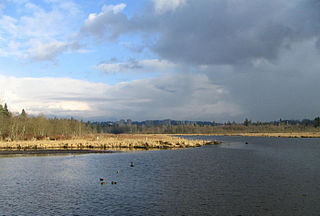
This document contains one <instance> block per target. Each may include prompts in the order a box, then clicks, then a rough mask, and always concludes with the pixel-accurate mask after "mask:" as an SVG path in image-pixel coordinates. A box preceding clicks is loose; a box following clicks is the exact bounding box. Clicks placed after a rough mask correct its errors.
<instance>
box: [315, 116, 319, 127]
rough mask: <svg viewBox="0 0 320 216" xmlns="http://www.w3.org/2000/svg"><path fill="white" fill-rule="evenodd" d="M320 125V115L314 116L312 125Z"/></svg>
mask: <svg viewBox="0 0 320 216" xmlns="http://www.w3.org/2000/svg"><path fill="white" fill-rule="evenodd" d="M319 126H320V117H316V118H315V119H314V127H319Z"/></svg>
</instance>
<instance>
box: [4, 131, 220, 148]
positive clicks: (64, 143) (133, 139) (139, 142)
mask: <svg viewBox="0 0 320 216" xmlns="http://www.w3.org/2000/svg"><path fill="white" fill-rule="evenodd" d="M208 144H218V142H217V141H211V142H210V141H203V140H187V139H183V138H179V137H172V136H168V135H149V134H148V135H144V134H134V135H132V134H121V135H109V134H108V135H100V134H99V135H90V136H85V137H81V138H78V137H77V138H72V139H68V140H35V141H11V142H5V141H1V142H0V149H7V150H8V149H11V150H23V149H25V150H27V149H101V150H106V149H124V150H125V149H171V148H187V147H199V146H203V145H208Z"/></svg>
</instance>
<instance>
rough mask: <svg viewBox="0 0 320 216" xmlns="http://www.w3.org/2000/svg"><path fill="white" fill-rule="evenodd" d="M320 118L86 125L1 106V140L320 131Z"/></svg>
mask: <svg viewBox="0 0 320 216" xmlns="http://www.w3.org/2000/svg"><path fill="white" fill-rule="evenodd" d="M318 131H320V118H319V117H316V118H315V119H314V120H309V119H304V120H301V121H299V120H282V119H279V120H277V121H271V122H252V121H250V120H248V119H245V120H244V122H242V123H235V122H226V123H216V122H214V121H210V122H209V121H175V120H170V119H166V120H147V121H132V120H130V119H128V120H126V121H125V120H120V121H116V122H113V121H108V122H90V121H88V122H84V121H79V120H76V119H74V118H47V117H45V116H43V115H39V116H30V115H28V114H27V113H26V112H25V111H24V110H22V111H21V113H19V114H13V113H12V112H10V111H9V110H8V106H7V104H4V106H2V105H0V140H31V139H54V140H56V139H68V138H71V137H77V136H85V135H87V134H92V133H113V134H120V133H147V134H148V133H156V134H201V133H232V132H234V133H240V132H318Z"/></svg>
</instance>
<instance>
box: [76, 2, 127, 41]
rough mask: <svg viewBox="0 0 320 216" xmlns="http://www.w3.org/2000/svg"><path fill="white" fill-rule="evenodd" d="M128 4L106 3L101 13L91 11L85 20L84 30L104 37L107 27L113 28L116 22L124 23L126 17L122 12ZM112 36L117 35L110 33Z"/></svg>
mask: <svg viewBox="0 0 320 216" xmlns="http://www.w3.org/2000/svg"><path fill="white" fill-rule="evenodd" d="M125 7H126V4H123V3H122V4H117V5H104V6H103V7H102V11H101V12H100V13H99V14H96V13H91V14H89V16H88V18H87V19H86V20H85V22H84V25H83V27H82V32H84V33H89V34H91V35H93V36H95V37H98V38H103V36H104V34H105V31H106V28H112V26H113V25H114V24H115V23H124V22H125V21H126V17H125V16H124V15H123V14H122V13H120V12H121V11H122V10H123V9H124V8H125ZM110 37H111V38H114V37H116V36H115V35H110Z"/></svg>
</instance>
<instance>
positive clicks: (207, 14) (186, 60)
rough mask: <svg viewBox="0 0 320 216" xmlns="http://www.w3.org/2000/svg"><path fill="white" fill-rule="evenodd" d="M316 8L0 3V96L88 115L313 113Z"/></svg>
mask: <svg viewBox="0 0 320 216" xmlns="http://www.w3.org/2000/svg"><path fill="white" fill-rule="evenodd" d="M319 9H320V5H319V3H318V1H316V0H307V1H302V0H293V1H290V2H289V1H287V0H270V1H263V0H258V1H251V0H202V1H197V0H145V1H144V0H137V1H133V0H127V1H125V0H124V1H120V0H114V1H108V0H99V1H84V0H79V1H75V0H45V1H36V0H0V100H1V103H5V102H6V103H8V105H9V108H10V109H11V110H13V111H14V112H20V111H21V109H23V108H24V109H26V110H27V112H28V113H29V114H33V115H38V114H44V115H50V116H61V117H63V116H74V117H76V118H80V119H84V120H117V119H128V118H130V119H133V120H146V119H166V118H171V119H177V120H208V121H211V120H215V121H220V122H223V121H228V120H230V121H233V120H234V121H243V120H244V119H245V118H249V119H252V120H262V121H265V120H275V119H279V118H282V119H302V118H314V117H315V116H317V115H319V110H320V102H317V101H316V100H314V99H313V98H316V97H317V92H318V90H320V89H319V88H320V87H318V86H319V85H318V83H319V81H320V75H319V72H318V71H319V67H320V63H319V61H318V59H319V53H320V52H319V49H320V39H319V38H320V21H319V20H320V19H319V18H320V12H319V11H320V10H319ZM306 104H308V105H309V106H306Z"/></svg>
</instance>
